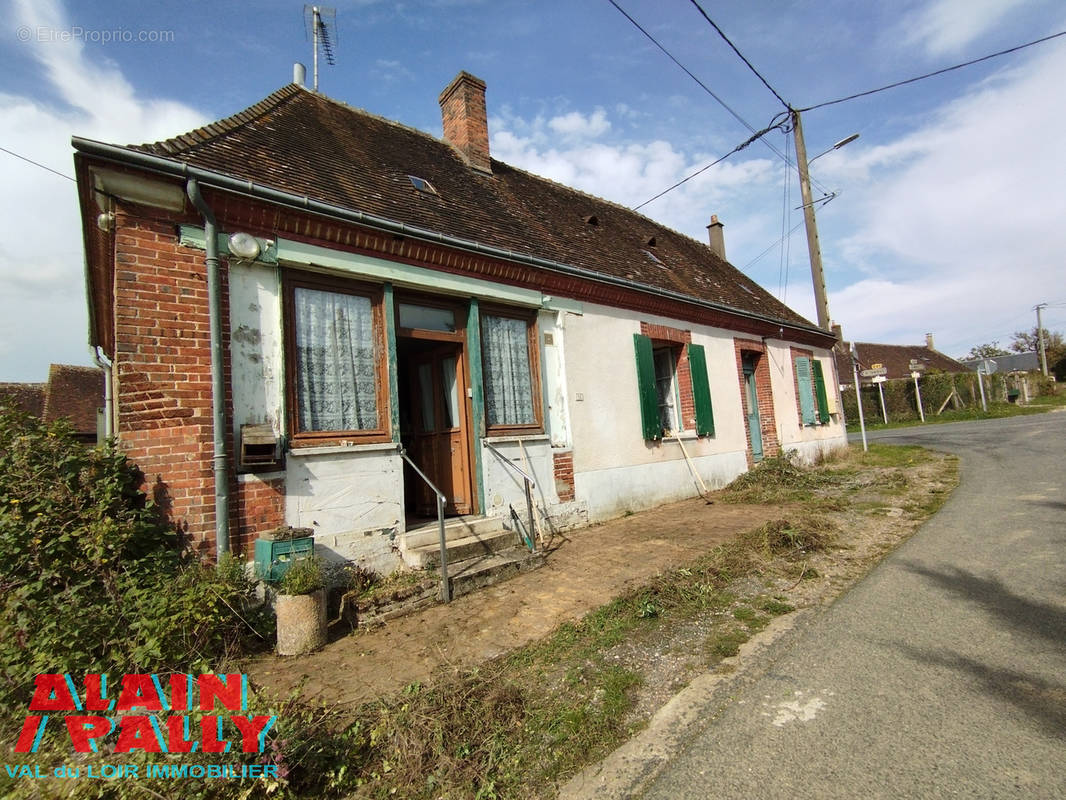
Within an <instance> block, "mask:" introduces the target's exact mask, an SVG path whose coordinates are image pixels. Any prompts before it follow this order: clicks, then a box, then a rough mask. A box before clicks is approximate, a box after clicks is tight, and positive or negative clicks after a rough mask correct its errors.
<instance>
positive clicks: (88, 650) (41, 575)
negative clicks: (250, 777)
mask: <svg viewBox="0 0 1066 800" xmlns="http://www.w3.org/2000/svg"><path fill="white" fill-rule="evenodd" d="M142 482H143V475H142V474H141V473H140V472H139V471H138V470H137V469H136V468H135V467H134V466H132V465H131V464H130V463H129V462H128V461H127V460H126V457H125V456H124V455H122V454H121V453H119V452H118V451H117V450H116V449H115V448H114V447H113V446H110V445H108V446H101V447H97V448H95V449H89V448H86V447H85V446H84V445H83V444H81V443H79V442H78V441H76V440H75V439H74V438H73V437H72V436H71V430H70V426H69V425H68V424H66V423H65V422H58V423H51V424H45V423H43V422H41V421H40V420H37V419H35V418H32V417H29V416H27V415H25V414H22V413H21V412H18V411H15V410H13V409H11V408H9V407H6V406H0V710H3V711H10V710H12V709H14V710H15V711H16V712H17V711H22V713H24V712H25V707H26V703H28V701H29V696H30V694H31V692H32V688H33V679H34V676H35V675H37V674H38V673H41V672H69V673H71V674H72V675H79V674H85V673H89V672H108V673H124V672H160V673H162V672H169V671H176V672H186V671H196V670H200V669H202V670H204V671H210V670H211V667H212V665H213V664H214V663H215V662H216V661H217V660H219V659H220V658H221V657H223V656H224V655H225V654H226V653H227V652H229V651H231V650H232V649H233V648H234V647H235V646H236V645H237V644H238V643H239V642H240V641H241V640H242V638H243V637H244V636H246V635H247V634H249V633H250V630H251V626H252V621H250V619H249V615H250V612H249V607H250V599H251V588H252V587H251V585H250V583H249V582H248V581H247V580H246V579H245V578H244V575H243V571H242V570H241V569H240V566H239V565H236V564H234V563H233V562H228V561H227V562H224V563H223V564H221V565H220V568H218V569H216V568H214V567H211V566H206V565H203V564H201V563H199V562H198V561H197V560H196V559H195V558H194V557H193V556H192V555H191V554H189V553H188V552H187V551H183V550H182V548H181V542H180V541H179V537H178V535H177V533H176V531H175V530H174V528H173V526H172V525H171V524H170V523H169V522H168V520H167V519H166V517H165V515H164V514H163V513H162V512H161V510H160V509H159V508H158V507H157V506H156V505H155V504H154V503H153V502H152V501H151V499H150V498H148V497H147V496H146V495H145V493H144V492H142V491H141V489H140V486H141V484H142Z"/></svg>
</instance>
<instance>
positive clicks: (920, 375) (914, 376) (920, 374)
mask: <svg viewBox="0 0 1066 800" xmlns="http://www.w3.org/2000/svg"><path fill="white" fill-rule="evenodd" d="M911 377H912V378H914V380H918V379H919V378H920V377H922V373H920V372H912V373H911Z"/></svg>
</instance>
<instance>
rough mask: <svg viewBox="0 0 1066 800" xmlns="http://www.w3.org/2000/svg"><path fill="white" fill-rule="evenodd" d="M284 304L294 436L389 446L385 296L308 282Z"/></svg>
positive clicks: (294, 282)
mask: <svg viewBox="0 0 1066 800" xmlns="http://www.w3.org/2000/svg"><path fill="white" fill-rule="evenodd" d="M286 301H287V302H286V308H287V323H288V324H287V326H286V327H287V334H288V337H287V338H288V364H289V378H290V379H289V381H288V386H289V408H290V418H291V422H292V431H293V434H294V437H295V438H297V439H298V438H300V437H312V438H316V439H321V438H333V437H344V438H353V439H367V440H381V439H384V438H385V435H386V433H387V431H386V427H387V419H388V413H387V410H386V408H385V402H384V389H383V386H384V375H383V362H384V359H383V358H382V357H381V356H382V353H383V351H384V347H383V342H382V326H381V323H380V307H381V295H380V293H378V292H375V291H373V290H371V289H366V290H363V289H360V288H358V287H355V286H352V287H348V286H342V287H339V286H338V285H337V284H334V283H330V284H323V283H320V282H318V281H316V280H314V279H313V278H311V277H307V278H296V279H291V280H290V281H289V286H288V291H287V293H286Z"/></svg>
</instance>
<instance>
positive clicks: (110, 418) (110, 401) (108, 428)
mask: <svg viewBox="0 0 1066 800" xmlns="http://www.w3.org/2000/svg"><path fill="white" fill-rule="evenodd" d="M89 352H90V353H92V354H93V361H95V362H96V366H98V367H99V368H100V369H102V370H103V371H104V439H105V440H106V439H110V438H111V437H112V436H114V435H115V425H114V408H115V405H114V404H115V400H114V392H113V390H112V384H111V381H112V378H113V376H112V374H111V362H110V361H108V360H107V359H106V358H105V357H104V356H103V355H102V354H101V353H100V346H99V345H97V346H96V347H90V348H89Z"/></svg>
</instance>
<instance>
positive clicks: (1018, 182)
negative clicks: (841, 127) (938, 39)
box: [824, 48, 1066, 352]
mask: <svg viewBox="0 0 1066 800" xmlns="http://www.w3.org/2000/svg"><path fill="white" fill-rule="evenodd" d="M1063 74H1066V50H1063V49H1062V48H1053V49H1048V50H1047V51H1044V52H1041V53H1039V54H1038V55H1037V56H1036V57H1034V58H1032V59H1030V60H1029V61H1027V62H1025V63H1024V64H1023V65H1022V66H1019V67H1017V68H1015V69H1011V70H1007V71H1003V72H1002V73H1000V74H998V75H997V76H995V77H994V78H993V79H992V80H988V81H985V82H983V83H982V84H981V85H979V86H978V87H976V88H975V89H974V90H973V91H971V92H970V93H968V94H967V95H965V96H963V97H961V98H960V99H958V100H957V101H955V102H953V103H951V104H949V105H947V106H945V107H944V108H943V109H942V110H941V111H940V112H939V113H938V114H937V115H936V116H935V118H933V119H931V120H930V121H929V122H928V123H927V124H926V125H924V126H923V127H921V128H920V129H918V130H916V131H914V132H913V133H911V134H909V135H908V136H905V137H904V138H902V139H900V140H899V141H897V142H894V143H891V144H889V145H885V146H882V147H876V148H872V149H869V150H866V151H862V150H861V149H858V150H856V151H855V152H850V153H849V152H848V150H850V149H851V148H848V150H842V151H841V152H840V153H839V154H837V156H836V159H835V160H834V162H832V163H829V158H828V157H827V158H826V162H827V163H826V164H824V166H825V167H827V168H829V167H831V168H833V169H834V170H836V173H835V175H834V178H836V177H839V178H840V180H841V181H842V182H843V183H845V184H847V185H850V186H852V187H854V188H852V189H851V190H850V191H849V194H848V199H847V205H846V206H844V207H845V208H849V209H852V210H853V211H854V212H855V215H856V216H855V229H854V232H853V233H852V234H851V235H850V236H847V237H846V238H844V239H843V240H842V242H841V245H840V247H841V250H842V251H843V255H844V257H845V260H846V261H848V262H850V264H851V265H852V266H853V267H855V268H857V269H859V270H861V271H864V272H865V273H866V275H867V278H866V279H864V280H860V281H858V282H856V283H854V284H852V285H851V286H847V287H845V288H842V289H841V290H840V291H837V292H834V293H832V295H831V303H832V304H831V308H832V310H833V313H834V316H835V317H837V318H839V319H841V320H843V321H844V322H845V327H846V328H847V327H848V326H849V325H850V326H851V327H852V328H854V329H856V330H857V332H856V333H854V334H852V333H849V334H848V335H854V336H856V337H858V338H864V337H865V338H875V339H881V340H884V341H900V340H902V341H909V340H915V338H916V337H917V338H918V339H919V340H920V338H921V335H922V334H924V333H925V332H926V331H933V332H934V333H939V334H942V335H938V336H937V340H938V342H944V343H946V345H959V346H958V347H956V349H957V350H958V351H959V352H965V351H966V350H967V349H969V344H965V343H966V342H969V343H978V342H981V341H986V340H989V339H994V338H997V337H999V338H1005V337H1004V336H1003V334H1004V331H1002V330H998V329H997V330H993V329H992V328H995V327H996V325H997V322H996V321H997V320H1003V319H1005V318H1007V317H1012V316H1017V314H1019V313H1024V312H1025V310H1026V309H1027V308H1030V307H1032V306H1033V305H1034V304H1036V303H1037V302H1040V301H1041V300H1042V299H1044V295H1045V294H1046V293H1048V292H1051V293H1054V292H1056V291H1057V290H1058V287H1060V286H1061V285H1062V283H1063V278H1064V277H1066V264H1064V262H1063V256H1062V254H1063V252H1066V226H1063V225H1062V219H1063V218H1064V216H1066V194H1064V192H1063V186H1064V185H1066V161H1064V160H1063V158H1062V152H1061V150H1062V147H1061V143H1060V141H1059V136H1058V134H1057V131H1060V130H1062V128H1063V126H1064V125H1066V110H1064V109H1063V108H1062V106H1061V105H1060V104H1057V103H1055V102H1052V101H1050V98H1053V97H1055V96H1057V93H1058V92H1059V91H1060V87H1061V76H1062V75H1063ZM839 283H840V281H839V278H838V279H837V281H836V284H837V285H839ZM833 285H834V280H833V278H832V277H831V278H830V286H831V287H832V286H833ZM1052 299H1054V298H1052ZM1000 324H1001V323H1000ZM864 332H865V333H864ZM904 332H907V333H904ZM894 336H895V337H898V338H892V337H894ZM963 344H965V346H961V345H963Z"/></svg>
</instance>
